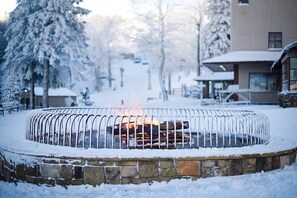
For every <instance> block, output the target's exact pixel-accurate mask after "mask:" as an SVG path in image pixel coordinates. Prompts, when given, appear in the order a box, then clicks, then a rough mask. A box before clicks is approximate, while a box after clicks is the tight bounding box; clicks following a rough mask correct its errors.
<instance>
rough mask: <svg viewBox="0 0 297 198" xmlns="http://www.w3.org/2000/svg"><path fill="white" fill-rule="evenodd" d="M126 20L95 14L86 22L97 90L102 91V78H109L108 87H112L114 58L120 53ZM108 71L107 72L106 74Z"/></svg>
mask: <svg viewBox="0 0 297 198" xmlns="http://www.w3.org/2000/svg"><path fill="white" fill-rule="evenodd" d="M124 23H125V21H124V20H123V19H122V18H121V17H116V16H114V17H108V16H100V15H94V16H92V17H90V18H89V19H88V21H87V24H86V31H87V35H88V37H89V38H90V40H89V41H88V44H89V54H90V58H91V59H92V62H94V67H93V69H94V72H93V75H94V81H95V90H97V91H101V88H102V84H103V83H102V78H103V77H106V78H107V80H108V87H109V88H112V81H113V74H112V60H113V59H114V58H116V57H117V56H118V54H119V53H120V51H119V50H120V49H122V46H121V40H124V39H123V38H122V37H123V35H124V32H123V31H122V28H123V25H124ZM106 73H107V74H106Z"/></svg>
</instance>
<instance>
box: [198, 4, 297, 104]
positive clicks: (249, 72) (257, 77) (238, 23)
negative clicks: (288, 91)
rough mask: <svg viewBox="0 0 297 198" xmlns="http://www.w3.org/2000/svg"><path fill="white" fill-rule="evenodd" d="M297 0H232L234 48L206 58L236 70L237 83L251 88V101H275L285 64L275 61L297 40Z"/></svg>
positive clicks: (218, 68) (212, 64)
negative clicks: (281, 65)
mask: <svg viewBox="0 0 297 198" xmlns="http://www.w3.org/2000/svg"><path fill="white" fill-rule="evenodd" d="M296 19H297V1H296V0H282V1H279V0H231V23H232V25H231V52H229V53H227V54H225V55H222V56H219V57H215V58H212V59H208V60H205V61H203V64H204V65H205V66H206V67H208V68H209V69H211V70H212V71H215V72H218V71H233V72H234V84H238V85H239V89H249V90H250V91H251V102H252V103H261V104H272V103H273V104H274V103H277V101H278V93H279V92H280V91H282V89H283V88H282V86H283V84H284V83H282V68H281V67H280V66H277V67H274V68H273V69H272V70H271V67H272V65H273V64H274V63H275V61H276V60H279V59H280V57H283V58H284V55H283V51H282V50H283V48H284V47H285V46H287V45H290V44H291V43H294V42H295V41H296V40H297V20H296Z"/></svg>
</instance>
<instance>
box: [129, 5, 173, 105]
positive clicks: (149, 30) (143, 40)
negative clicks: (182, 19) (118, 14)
mask: <svg viewBox="0 0 297 198" xmlns="http://www.w3.org/2000/svg"><path fill="white" fill-rule="evenodd" d="M132 2H133V4H134V6H135V7H137V8H138V9H135V10H136V14H137V18H138V19H139V22H138V25H137V26H136V28H135V30H136V37H137V41H138V45H140V46H146V48H147V49H148V48H150V49H149V50H150V51H151V52H154V53H155V54H156V57H158V59H157V60H155V63H153V64H156V65H158V66H157V68H158V76H159V83H160V87H161V90H162V96H163V101H167V100H168V91H167V90H166V86H165V65H166V61H167V56H166V39H167V38H166V37H167V36H168V32H169V31H170V29H171V27H172V26H171V25H169V21H168V14H169V13H170V11H171V10H173V9H174V8H175V7H176V6H177V4H176V1H172V0H154V1H145V2H143V1H132ZM168 60H169V59H168Z"/></svg>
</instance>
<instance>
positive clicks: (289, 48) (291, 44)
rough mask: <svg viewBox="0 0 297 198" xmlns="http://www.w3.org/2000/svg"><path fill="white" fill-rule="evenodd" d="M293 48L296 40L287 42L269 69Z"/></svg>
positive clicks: (296, 42) (296, 44)
mask: <svg viewBox="0 0 297 198" xmlns="http://www.w3.org/2000/svg"><path fill="white" fill-rule="evenodd" d="M293 48H297V40H296V41H294V42H293V43H290V44H288V45H287V46H286V47H284V49H283V50H282V51H281V53H280V55H279V57H278V58H277V59H276V60H275V61H274V63H273V64H272V66H271V67H270V69H271V70H273V68H274V67H275V66H276V65H277V64H278V63H279V62H280V61H281V59H282V58H283V56H284V55H285V54H286V53H288V51H290V50H291V49H293Z"/></svg>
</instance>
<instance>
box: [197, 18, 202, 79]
mask: <svg viewBox="0 0 297 198" xmlns="http://www.w3.org/2000/svg"><path fill="white" fill-rule="evenodd" d="M200 26H201V23H197V32H198V33H197V77H198V76H200V75H201V68H200Z"/></svg>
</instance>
